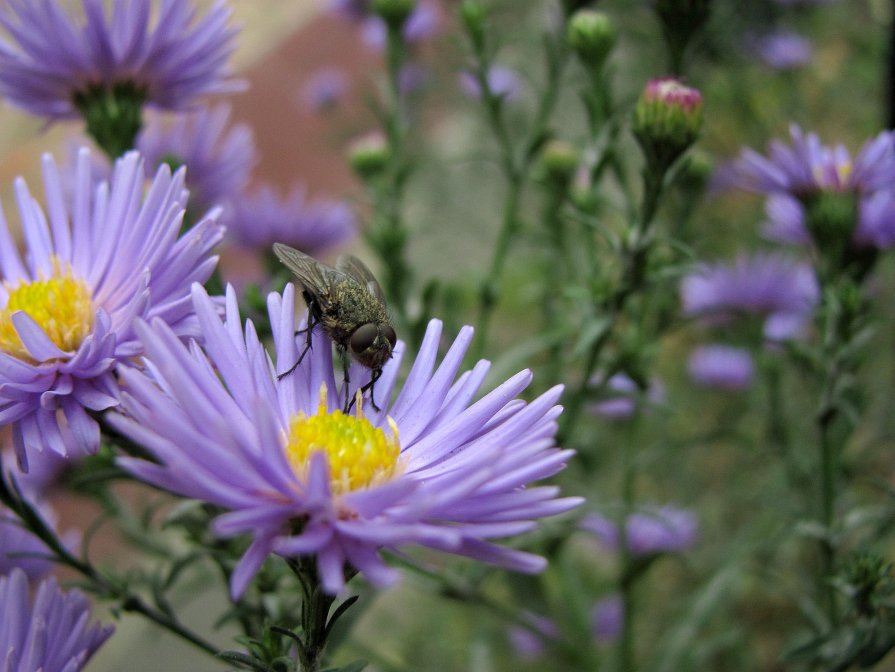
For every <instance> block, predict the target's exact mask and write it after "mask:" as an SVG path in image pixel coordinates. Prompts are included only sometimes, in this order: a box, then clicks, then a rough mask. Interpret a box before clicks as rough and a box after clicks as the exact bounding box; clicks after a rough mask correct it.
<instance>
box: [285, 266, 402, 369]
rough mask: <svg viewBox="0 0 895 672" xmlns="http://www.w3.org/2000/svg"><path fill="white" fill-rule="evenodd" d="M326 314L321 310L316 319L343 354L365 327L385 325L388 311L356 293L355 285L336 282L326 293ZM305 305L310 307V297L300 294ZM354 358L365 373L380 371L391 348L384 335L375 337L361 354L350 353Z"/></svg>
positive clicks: (311, 299) (390, 354) (379, 304)
mask: <svg viewBox="0 0 895 672" xmlns="http://www.w3.org/2000/svg"><path fill="white" fill-rule="evenodd" d="M329 294H330V296H329V297H327V300H326V301H325V303H326V304H327V306H326V309H325V310H322V309H321V310H320V314H319V315H317V316H316V317H317V319H318V320H319V321H320V324H321V325H322V326H323V330H324V331H325V332H326V333H327V335H328V336H329V337H330V338H331V339H332V340H333V342H334V343H335V344H336V347H338V348H339V349H341V350H343V351H344V350H346V349H347V348H348V344H349V343H350V342H351V337H352V336H353V335H354V334H355V333H357V331H358V330H359V329H360V328H361V327H363V326H364V325H366V324H375V325H379V324H385V325H387V324H388V320H389V317H388V311H387V310H386V308H385V306H384V305H383V304H381V303H380V302H378V301H376V300H375V299H374V298H372V297H371V296H369V295H368V294H366V293H365V292H362V291H358V285H357V283H356V282H352V281H343V282H338V281H337V282H335V283H333V285H332V287H331V288H330V289H329ZM302 296H304V299H305V302H307V304H308V305H309V306H310V305H312V302H313V297H310V296H309V295H308V293H307V292H302ZM352 355H353V356H354V358H355V359H356V360H357V361H358V362H360V363H361V364H363V365H364V366H366V367H367V368H368V369H381V368H382V367H383V365H384V364H385V363H386V362H387V361H388V360H389V358H390V357H391V356H392V348H391V345H390V344H389V343H388V341H387V338H386V336H385V334H381V333H377V335H376V338H375V339H374V340H373V342H372V343H371V344H370V346H369V347H368V348H365V349H364V350H362V351H360V352H356V351H354V350H352Z"/></svg>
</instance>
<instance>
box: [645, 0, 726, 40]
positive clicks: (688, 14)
mask: <svg viewBox="0 0 895 672" xmlns="http://www.w3.org/2000/svg"><path fill="white" fill-rule="evenodd" d="M711 4H712V0H656V4H655V5H654V8H655V11H656V16H658V17H659V20H660V21H661V22H662V25H663V27H664V28H665V29H666V30H669V31H674V32H677V33H680V34H682V35H685V36H686V39H689V38H690V36H692V34H693V33H695V32H696V31H697V30H699V29H700V28H702V26H703V25H704V24H705V22H706V21H707V20H708V18H709V11H710V9H711Z"/></svg>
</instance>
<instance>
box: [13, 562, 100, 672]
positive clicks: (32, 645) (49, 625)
mask: <svg viewBox="0 0 895 672" xmlns="http://www.w3.org/2000/svg"><path fill="white" fill-rule="evenodd" d="M30 592H31V591H30V587H29V585H28V580H27V578H26V576H25V574H24V573H23V572H21V571H20V570H14V571H13V572H12V573H11V574H10V575H9V576H0V613H2V614H3V621H2V626H0V651H2V652H3V658H2V663H3V666H2V668H0V669H2V670H4V671H6V670H9V672H80V670H82V669H83V668H84V666H85V665H86V664H87V661H88V660H90V658H91V656H93V654H94V653H95V652H96V650H97V649H98V648H99V647H100V646H101V645H102V644H103V642H105V641H106V640H107V639H108V638H109V637H110V636H111V634H112V632H113V630H114V628H112V626H105V627H101V626H99V625H92V626H91V625H89V620H90V602H89V601H88V600H87V598H86V597H84V595H83V594H82V593H81V592H80V591H77V590H71V591H69V592H64V591H62V590H61V589H60V588H59V585H58V584H57V583H56V580H55V579H54V578H52V577H51V578H48V579H46V580H44V581H43V582H42V583H41V584H40V585H39V586H38V588H37V591H36V593H35V594H34V597H33V599H29V593H30Z"/></svg>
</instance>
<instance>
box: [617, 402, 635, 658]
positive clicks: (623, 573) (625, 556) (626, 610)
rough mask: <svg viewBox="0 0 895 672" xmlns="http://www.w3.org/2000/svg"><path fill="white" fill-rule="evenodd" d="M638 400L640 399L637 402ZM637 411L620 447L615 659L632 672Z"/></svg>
mask: <svg viewBox="0 0 895 672" xmlns="http://www.w3.org/2000/svg"><path fill="white" fill-rule="evenodd" d="M638 403H639V402H638ZM639 418H640V413H639V412H635V415H634V417H632V418H631V419H630V421H629V425H628V441H626V446H625V448H624V450H622V507H621V515H620V519H619V522H618V538H619V553H620V555H621V563H620V568H619V579H618V583H619V592H620V593H621V599H622V631H621V635H620V637H619V642H618V662H619V665H618V667H619V670H620V671H621V672H634V670H636V669H637V665H636V661H635V654H634V641H635V637H634V587H635V582H636V575H635V573H634V572H632V571H631V567H632V564H633V562H634V558H633V556H632V555H631V549H630V546H629V543H628V520H629V518H630V517H631V513H632V511H633V510H634V499H635V489H636V480H637V460H636V454H635V446H636V445H637V439H636V430H637V427H638V424H639Z"/></svg>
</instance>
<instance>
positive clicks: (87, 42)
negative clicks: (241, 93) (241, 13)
mask: <svg viewBox="0 0 895 672" xmlns="http://www.w3.org/2000/svg"><path fill="white" fill-rule="evenodd" d="M68 4H70V3H62V2H60V0H41V1H40V2H36V1H34V0H9V1H8V2H6V3H4V5H3V7H2V9H0V25H2V26H3V28H5V29H6V32H7V33H8V39H6V40H0V95H2V96H3V97H5V98H6V99H7V101H8V102H9V103H10V104H11V105H14V106H16V107H19V108H21V109H23V110H26V111H28V112H30V113H32V114H36V115H40V116H45V117H49V118H51V119H63V118H75V117H77V116H79V114H78V110H77V109H76V107H75V104H74V99H75V97H76V95H77V94H84V93H86V92H88V91H93V92H95V91H99V90H105V91H109V90H111V89H112V88H113V87H115V86H123V85H126V86H128V87H132V88H133V89H134V92H135V93H137V94H139V95H140V96H142V97H144V98H145V101H146V103H147V104H149V105H153V106H156V107H160V108H165V109H182V108H185V107H187V106H189V105H192V104H194V103H195V102H196V100H197V99H198V98H200V97H203V96H207V95H210V94H220V93H230V92H233V91H236V90H240V89H241V88H242V85H241V83H240V82H237V81H235V80H233V79H232V78H231V75H232V72H231V69H230V67H229V65H228V63H227V62H228V58H229V56H230V54H231V53H232V52H233V50H234V49H235V46H236V45H235V40H234V37H235V35H236V32H237V31H236V29H234V28H230V27H228V26H227V23H228V21H229V18H230V11H231V10H230V8H229V7H228V6H227V4H226V3H225V2H223V1H219V2H217V3H216V4H215V5H214V6H213V7H212V8H211V9H210V10H209V11H208V13H207V14H206V15H205V16H204V17H203V18H202V19H201V20H196V8H195V7H194V6H193V3H191V2H186V1H184V0H161V1H160V2H159V1H157V0H114V2H112V3H110V4H111V13H110V14H109V13H108V12H107V11H106V7H105V6H106V4H109V3H106V2H104V0H83V2H82V3H80V4H82V5H83V10H82V11H81V12H76V13H72V12H70V11H68V10H67V8H66V6H67V5H68ZM107 14H108V15H107ZM153 16H155V17H156V19H155V21H154V22H153V20H152V18H153Z"/></svg>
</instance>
